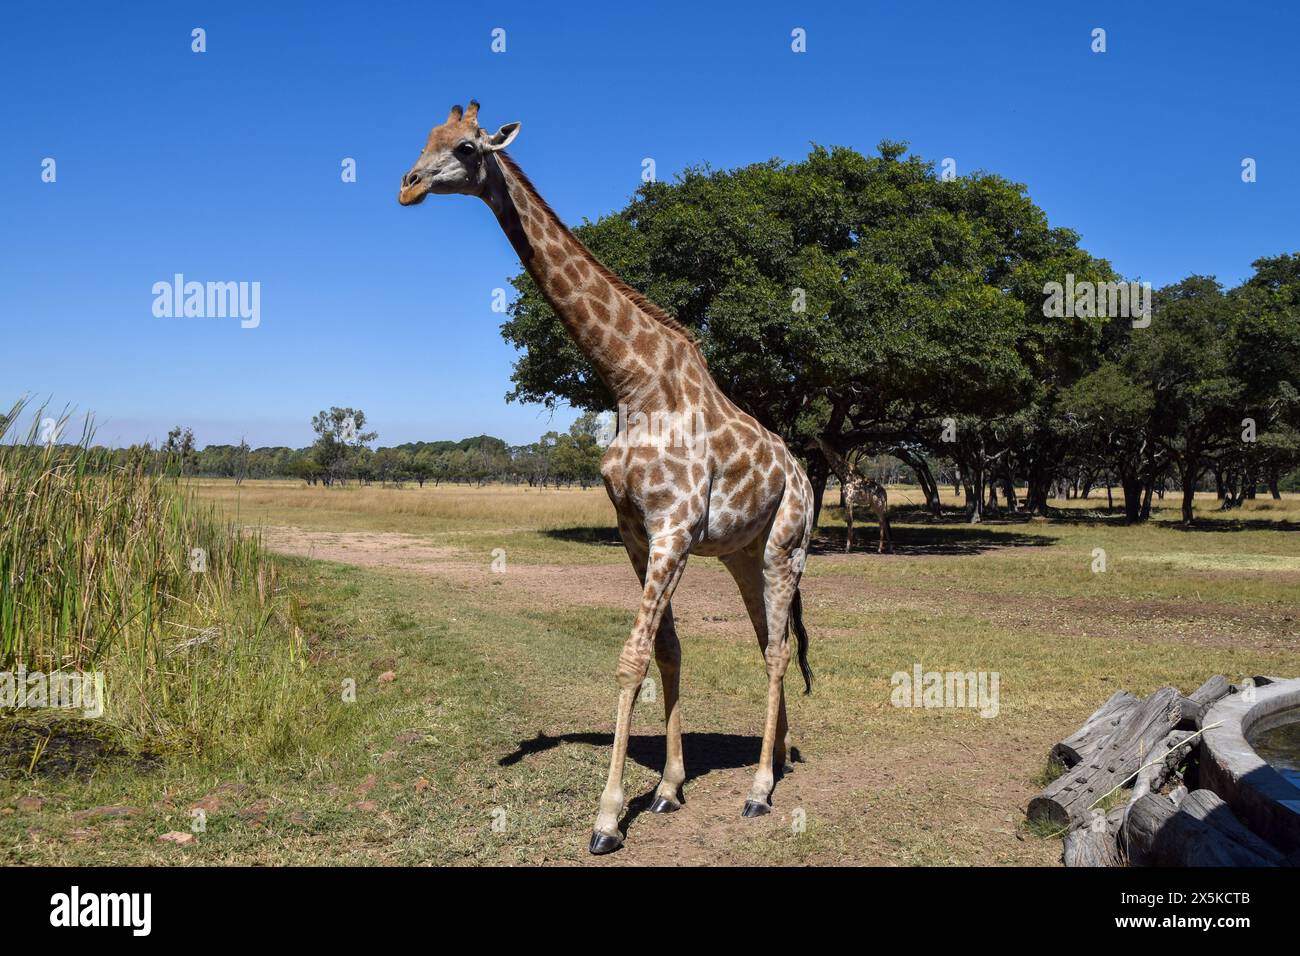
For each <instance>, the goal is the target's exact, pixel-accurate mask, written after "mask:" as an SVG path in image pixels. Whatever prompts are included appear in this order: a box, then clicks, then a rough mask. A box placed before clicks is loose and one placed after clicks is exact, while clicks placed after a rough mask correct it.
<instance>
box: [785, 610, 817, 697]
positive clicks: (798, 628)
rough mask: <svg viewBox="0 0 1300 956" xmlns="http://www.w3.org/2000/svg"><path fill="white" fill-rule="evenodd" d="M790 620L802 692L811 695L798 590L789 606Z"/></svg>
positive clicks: (806, 633) (804, 632) (806, 638)
mask: <svg viewBox="0 0 1300 956" xmlns="http://www.w3.org/2000/svg"><path fill="white" fill-rule="evenodd" d="M790 620H791V622H792V623H793V624H794V637H795V641H796V642H797V643H798V650H799V670H800V671H801V672H802V673H803V688H804V689H803V692H804V693H805V694H811V693H812V678H813V675H812V668H811V667H809V666H808V629H807V628H805V627H804V626H803V597H802V596H801V595H800V594H799V589H798V588H795V589H794V601H792V602H791V604H790Z"/></svg>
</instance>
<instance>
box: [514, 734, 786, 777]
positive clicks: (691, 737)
mask: <svg viewBox="0 0 1300 956" xmlns="http://www.w3.org/2000/svg"><path fill="white" fill-rule="evenodd" d="M561 744H584V745H586V746H588V747H605V748H608V747H612V746H614V735H613V734H605V733H596V732H583V733H571V734H558V735H556V736H554V737H552V736H550V735H548V734H545V733H542V732H540V731H539V732H538V734H537V736H536V737H532V738H529V739H528V740H521V741H520V742H519V744H518V746H516V747H515V749H514V750H513V751H512V752H511V753H508V754H506V755H505V756H504V757H502V758H501V759H500V760H498V761H497V765H498V766H500V767H511V766H514V765H515V764H517V763H519V762H520V761H522V760H524V759H525V758H527V757H531V756H533V755H534V754H539V753H544V752H545V751H547V750H554V749H555V748H556V747H558V746H560V745H561ZM762 744H763V738H761V737H758V736H751V735H749V734H715V733H684V734H682V752H683V753H684V754H685V756H686V782H687V783H689V782H690V781H692V780H695V779H696V778H698V777H702V776H704V775H705V774H707V773H711V772H712V771H714V770H735V769H737V768H739V767H752V766H754V765H755V764H757V763H758V756H759V750H760V748H761V747H762ZM627 756H628V759H629V760H632V761H634V762H635V763H638V764H640V765H641V766H643V767H645V768H646V769H647V770H653V771H654V772H655V773H658V772H659V771H661V770H663V768H664V760H665V759H666V758H667V749H666V745H665V743H664V736H663V734H632V735H631V736H629V737H628V740H627Z"/></svg>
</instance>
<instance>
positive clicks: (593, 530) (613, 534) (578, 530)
mask: <svg viewBox="0 0 1300 956" xmlns="http://www.w3.org/2000/svg"><path fill="white" fill-rule="evenodd" d="M542 534H544V535H545V536H546V537H548V538H553V539H554V540H556V541H568V542H571V543H573V544H600V545H607V546H608V545H616V546H618V547H620V548H621V547H623V539H622V538H620V537H619V536H618V529H617V528H610V527H605V526H587V527H573V528H547V529H545V530H544V531H542Z"/></svg>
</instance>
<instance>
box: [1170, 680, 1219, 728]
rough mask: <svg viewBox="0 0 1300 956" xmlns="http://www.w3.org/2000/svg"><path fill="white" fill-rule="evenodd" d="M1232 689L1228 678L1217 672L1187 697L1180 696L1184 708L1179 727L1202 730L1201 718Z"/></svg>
mask: <svg viewBox="0 0 1300 956" xmlns="http://www.w3.org/2000/svg"><path fill="white" fill-rule="evenodd" d="M1231 691H1232V685H1231V684H1230V683H1228V678H1226V677H1224V676H1223V675H1222V674H1215V675H1214V676H1213V677H1211V678H1210V679H1209V680H1207V681H1206V682H1205V683H1204V684H1202V685H1201V686H1200V687H1198V688H1196V690H1194V691H1192V692H1191V693H1190V694H1188V695H1187V696H1186V697H1182V698H1180V699H1179V701H1178V704H1179V706H1180V707H1181V708H1182V714H1183V719H1182V720H1181V721H1179V724H1178V727H1179V729H1180V730H1200V729H1201V718H1202V717H1203V716H1205V712H1206V711H1207V710H1209V709H1210V705H1211V704H1213V703H1214V702H1215V701H1216V700H1218V699H1219V698H1220V697H1226V696H1227V695H1228V694H1229V693H1230V692H1231Z"/></svg>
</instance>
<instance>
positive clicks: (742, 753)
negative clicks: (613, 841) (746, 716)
mask: <svg viewBox="0 0 1300 956" xmlns="http://www.w3.org/2000/svg"><path fill="white" fill-rule="evenodd" d="M561 744H583V745H586V746H589V747H600V748H609V747H612V746H613V745H614V735H613V734H605V733H570V734H558V735H557V736H554V737H552V736H549V735H548V734H545V733H542V732H541V731H539V732H538V734H537V736H536V737H532V738H530V739H528V740H521V741H520V742H519V744H518V746H516V748H515V749H514V750H513V751H512V752H511V753H508V754H506V755H505V756H504V757H502V758H501V759H499V760H498V761H497V765H498V766H501V767H510V766H513V765H515V764H517V763H519V762H521V761H522V760H524V759H526V758H527V757H531V756H533V755H534V754H539V753H544V752H545V751H547V750H553V749H554V748H556V747H558V746H560V745H561ZM762 745H763V739H762V738H761V737H758V736H750V735H748V734H716V733H684V734H682V752H683V754H684V755H685V758H686V781H685V783H690V782H691V781H692V780H696V779H698V778H700V777H703V776H705V775H706V774H709V773H712V772H713V771H715V770H736V769H739V768H742V767H753V766H756V765H757V764H758V757H759V751H760V750H761V749H762ZM627 756H628V759H629V760H632V761H634V762H635V763H638V764H640V765H641V766H642V767H645V768H646V769H647V770H650V771H653V772H654V773H659V772H660V771H662V770H663V767H664V759H665V757H666V756H667V750H666V746H665V743H664V737H663V734H633V735H631V736H630V737H628V741H627ZM790 759H791V760H792V761H793V762H795V763H799V762H801V761H802V757H801V756H800V754H799V748H798V747H791V748H790ZM782 776H783V774H782V773H781V769H780V768H779V767H778V768H777V769H776V778H777V781H778V782H779V781H780V779H781V777H782ZM655 789H656V788H655V787H651V788H650V789H649V790H647V791H646V792H645V793H643V794H641V795H640V796H637V797H634V798H632V799H631V800H629V801H628V802H627V807H626V810H625V812H624V814H623V819H622V820H620V821H619V828H620V829H621V830H622V831H623V832H624V833H625V834H626V833H627V828H628V826H629V825H631V823H632V821H634V820H635V819H636V818H637V817H639V816H640V815H641V814H642V813H644V812H645V811H646V810H648V809H650V804H651V803H653V802H654V796H655Z"/></svg>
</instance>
